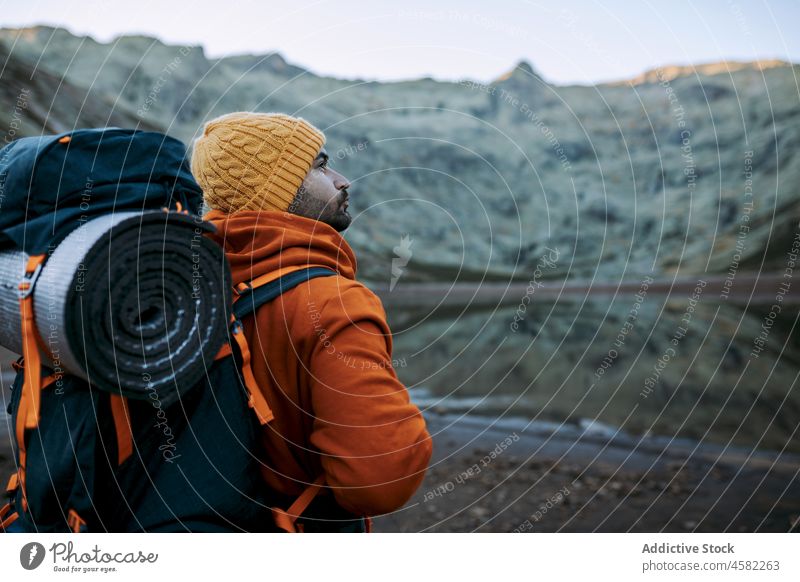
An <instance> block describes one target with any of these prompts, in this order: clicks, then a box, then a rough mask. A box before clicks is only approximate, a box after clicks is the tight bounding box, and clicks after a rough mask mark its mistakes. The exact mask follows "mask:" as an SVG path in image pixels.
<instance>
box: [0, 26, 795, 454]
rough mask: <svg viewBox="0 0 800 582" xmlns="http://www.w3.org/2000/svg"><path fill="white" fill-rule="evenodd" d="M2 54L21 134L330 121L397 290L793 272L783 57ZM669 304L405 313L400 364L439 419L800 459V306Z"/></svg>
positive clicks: (371, 261)
mask: <svg viewBox="0 0 800 582" xmlns="http://www.w3.org/2000/svg"><path fill="white" fill-rule="evenodd" d="M0 60H2V61H3V62H4V68H3V69H2V71H0V90H1V91H2V92H3V96H4V98H5V102H6V104H7V106H6V108H5V109H4V110H3V112H2V115H3V116H4V117H2V118H0V132H2V133H3V137H4V138H5V137H9V138H11V137H14V135H28V134H32V133H38V132H40V131H42V130H44V131H61V130H63V129H67V128H70V127H73V126H86V125H104V124H106V123H110V124H113V125H126V126H135V125H136V124H137V123H141V124H148V125H153V126H158V127H161V128H163V130H164V131H167V132H168V133H170V134H172V135H174V136H176V137H178V138H181V139H183V140H185V141H186V142H187V143H190V142H191V140H192V139H193V137H194V135H195V134H196V132H197V131H198V129H199V128H200V127H201V126H202V124H203V122H204V121H205V120H207V119H209V118H211V117H214V116H217V115H219V114H222V113H226V112H230V111H235V110H257V111H283V112H289V113H293V114H297V115H301V116H304V117H306V118H308V119H309V120H311V121H312V122H313V123H315V124H316V125H318V126H319V127H320V128H322V129H323V130H324V131H325V133H326V135H327V137H328V144H327V149H328V152H329V154H330V156H331V159H332V162H333V164H334V165H335V166H336V167H337V169H339V170H340V171H342V172H343V173H344V174H345V175H347V176H348V177H350V178H351V179H352V180H353V182H354V186H353V188H352V191H351V194H352V202H351V207H350V209H351V210H350V211H351V214H353V215H354V217H355V222H354V225H353V227H352V228H350V229H349V230H348V231H347V232H346V238H347V239H348V240H349V241H350V243H351V244H352V245H353V247H354V248H355V250H356V253H357V255H358V258H359V274H360V277H361V278H362V279H364V280H367V281H368V282H370V284H372V283H374V284H376V285H382V286H384V287H396V286H397V285H405V284H408V283H412V282H415V281H438V282H442V283H446V284H449V283H454V282H462V283H467V282H480V281H489V280H491V281H495V282H505V281H510V280H511V279H515V280H517V281H522V282H527V281H529V280H530V279H532V278H533V279H536V280H540V279H551V280H555V281H558V280H560V279H574V280H578V279H594V280H596V281H603V282H606V283H612V282H614V281H620V280H623V279H624V280H626V281H646V280H647V279H645V277H646V276H653V277H656V278H658V277H672V276H680V277H684V278H686V279H689V280H692V281H695V280H699V279H701V278H702V277H705V276H710V275H714V274H718V275H723V276H727V275H729V274H731V273H732V276H734V277H735V275H736V274H737V273H743V272H745V271H762V272H763V271H771V272H781V271H783V269H784V268H785V266H786V265H787V252H789V250H790V249H791V245H792V240H793V239H794V237H795V235H796V234H797V232H798V228H800V227H798V218H800V84H799V83H798V78H800V76H798V73H800V67H798V66H797V65H792V64H789V63H784V62H780V61H765V62H757V63H711V64H706V65H701V66H697V67H694V68H693V67H664V68H662V69H655V70H653V71H648V72H645V73H643V74H642V75H640V76H639V77H637V78H636V79H632V80H630V81H628V82H624V83H609V84H603V85H597V86H554V85H552V84H550V83H548V82H547V79H543V78H542V77H541V76H540V75H538V74H537V73H536V71H535V69H534V68H533V67H532V66H531V65H530V64H528V63H525V62H521V63H519V64H518V65H517V66H516V67H514V68H513V69H511V70H510V71H508V72H507V73H506V74H503V75H501V76H499V77H498V78H497V79H495V80H491V81H489V80H484V81H480V80H464V81H462V82H440V81H435V80H432V79H419V80H415V81H407V82H396V83H379V82H373V81H365V80H358V79H353V80H344V79H333V78H327V77H320V76H317V75H314V74H312V73H310V72H309V71H306V70H303V69H302V68H300V67H297V66H295V65H292V64H290V63H287V62H286V61H285V60H284V59H283V58H282V57H281V56H280V55H277V54H269V55H239V56H230V57H226V58H221V59H211V58H208V57H207V56H206V55H205V53H204V52H203V49H202V48H201V47H197V46H188V47H181V46H170V45H165V44H163V43H162V42H160V41H158V40H156V39H153V38H147V37H142V36H126V37H120V38H117V39H115V40H114V41H112V42H110V43H98V42H96V41H94V40H93V39H91V38H88V37H81V36H76V35H73V34H70V33H69V32H67V31H65V30H62V29H52V28H47V27H35V28H29V29H17V30H11V29H4V30H0ZM26 88H28V91H27V93H24V95H25V96H24V102H25V103H26V105H24V106H22V107H19V108H18V107H15V106H14V105H13V104H14V103H16V102H17V101H18V100H19V99H20V97H19V96H20V95H22V94H23V91H24V90H25V89H26ZM12 132H14V135H12ZM554 257H556V260H553V258H554ZM796 286H797V283H796V282H795V287H796ZM645 295H646V297H644V298H643V299H642V300H641V304H639V302H636V301H635V300H634V298H632V297H631V296H627V297H621V298H615V299H613V300H610V301H609V300H608V298H606V299H593V298H592V297H590V296H587V297H586V300H584V301H583V302H579V301H575V300H568V301H563V300H559V301H557V302H547V301H540V300H538V298H536V297H534V298H533V299H535V300H533V301H531V302H530V308H528V309H527V310H526V311H525V312H524V313H523V314H522V316H520V314H519V310H520V309H522V307H523V306H524V304H523V303H522V301H523V300H524V298H520V305H521V307H520V308H518V309H517V313H515V311H514V309H508V308H504V309H501V310H495V311H491V312H490V311H489V310H485V311H478V310H471V311H469V312H467V313H465V310H460V309H456V310H454V311H451V312H447V313H445V312H444V310H440V309H437V310H432V311H431V313H427V312H426V313H421V314H414V317H411V318H409V317H407V315H408V314H398V313H390V316H391V318H392V320H393V321H392V328H393V331H394V338H395V343H394V346H395V358H396V360H397V365H396V366H395V367H396V368H397V371H398V374H399V375H400V377H401V379H403V381H404V382H405V383H406V384H407V385H408V386H409V387H412V388H423V389H424V390H423V389H417V390H412V393H413V394H414V395H415V397H417V398H419V399H420V400H419V401H420V402H421V403H424V404H425V405H426V406H428V405H430V406H431V407H433V408H439V407H445V408H447V407H450V408H452V409H454V410H458V411H459V412H460V411H464V410H468V411H479V412H489V413H492V414H496V415H501V414H511V415H523V416H525V417H526V418H531V417H537V418H545V419H551V420H555V421H559V422H561V421H564V420H568V421H570V422H577V423H578V424H579V425H581V426H586V427H590V428H592V427H593V428H592V430H595V429H596V430H605V429H604V428H603V423H608V424H611V425H615V426H622V427H623V428H624V429H625V430H629V431H631V432H635V433H645V434H648V433H655V434H668V435H672V434H677V435H682V436H690V437H693V438H696V439H700V440H703V439H708V440H716V441H718V442H722V443H727V442H731V441H732V442H736V443H740V444H745V445H755V446H759V447H766V448H772V449H781V448H783V447H784V446H786V447H788V448H789V449H790V450H795V451H800V444H798V440H797V439H796V438H795V433H796V430H797V411H798V410H800V399H798V396H797V390H796V386H795V383H796V381H797V378H798V376H797V374H798V370H800V346H798V341H800V340H799V339H798V338H800V335H799V334H797V333H796V329H795V322H796V321H797V316H798V314H797V308H796V307H792V308H789V307H788V306H787V307H785V308H784V309H783V310H782V312H781V313H780V315H779V316H778V317H775V316H774V314H773V313H772V311H770V307H769V306H768V305H757V306H748V307H747V308H743V307H742V306H741V305H733V304H732V303H730V302H726V301H724V300H722V299H721V298H720V297H719V295H718V294H714V293H710V292H706V293H704V294H702V297H701V298H700V299H699V300H695V299H693V298H692V297H691V296H689V295H683V294H672V295H670V296H669V297H665V296H663V294H661V295H660V296H659V295H658V294H656V293H647V292H646V291H645ZM528 299H531V298H530V297H529V298H528ZM773 319H775V321H774V325H773V323H771V322H772V321H773ZM517 320H518V325H517V326H516V327H511V325H510V324H511V323H512V322H515V323H517ZM766 325H769V326H771V327H770V328H769V331H768V333H767V334H766V338H765V339H764V346H765V348H764V350H763V351H762V352H761V353H760V354H759V355H758V356H753V355H752V352H753V350H754V347H755V346H758V345H759V344H757V343H756V342H758V341H761V340H760V339H759V338H760V336H761V335H763V334H764V332H763V330H764V329H765V326H766ZM620 338H621V339H620ZM586 419H594V421H596V422H591V421H590V422H588V424H587V422H586ZM598 427H599V428H598Z"/></svg>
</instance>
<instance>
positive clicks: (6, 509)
mask: <svg viewBox="0 0 800 582" xmlns="http://www.w3.org/2000/svg"><path fill="white" fill-rule="evenodd" d="M18 486H19V475H18V474H17V473H16V472H14V473H12V474H11V478H10V479H9V480H8V485H7V486H6V497H7V498H8V499H9V500H10V501H8V503H6V504H5V505H4V506H3V507H0V531H2V532H4V533H5V531H6V528H7V527H8V526H9V525H11V524H12V523H14V522H15V521H17V519H18V518H19V513H18V512H17V511H12V510H13V507H14V496H15V494H16V492H17V487H18Z"/></svg>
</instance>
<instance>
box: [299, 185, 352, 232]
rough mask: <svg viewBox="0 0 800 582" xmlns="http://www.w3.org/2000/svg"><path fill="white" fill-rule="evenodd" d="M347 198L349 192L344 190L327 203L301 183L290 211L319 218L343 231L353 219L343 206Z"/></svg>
mask: <svg viewBox="0 0 800 582" xmlns="http://www.w3.org/2000/svg"><path fill="white" fill-rule="evenodd" d="M346 198H347V194H346V193H345V192H342V193H341V195H340V196H339V197H337V198H336V199H335V200H333V201H331V202H329V203H327V204H326V203H325V202H323V201H322V200H319V199H317V198H314V197H313V196H311V194H310V193H309V192H308V190H306V188H305V187H304V186H302V185H301V186H300V189H299V190H298V191H297V195H296V196H295V197H294V200H292V203H291V204H290V205H289V209H288V211H289V212H290V213H292V214H297V215H299V216H305V217H306V218H313V219H314V220H319V221H320V222H324V223H325V224H327V225H329V226H331V227H333V228H334V229H336V231H337V232H342V231H343V230H345V229H347V227H348V226H350V223H351V222H352V220H353V218H352V217H351V216H350V214H349V213H348V212H347V210H346V209H344V207H343V206H344V201H345V199H346Z"/></svg>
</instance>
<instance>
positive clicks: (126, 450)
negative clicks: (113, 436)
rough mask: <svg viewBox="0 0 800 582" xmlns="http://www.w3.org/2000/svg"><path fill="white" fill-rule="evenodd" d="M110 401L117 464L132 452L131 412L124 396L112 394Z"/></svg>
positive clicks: (122, 461)
mask: <svg viewBox="0 0 800 582" xmlns="http://www.w3.org/2000/svg"><path fill="white" fill-rule="evenodd" d="M110 403H111V416H113V417H114V429H115V431H116V433H117V465H121V464H122V463H124V462H125V461H126V460H127V459H128V457H130V456H131V455H132V454H133V432H132V431H133V429H132V428H131V412H130V409H129V408H128V399H127V397H125V396H121V395H119V394H112V395H111V399H110Z"/></svg>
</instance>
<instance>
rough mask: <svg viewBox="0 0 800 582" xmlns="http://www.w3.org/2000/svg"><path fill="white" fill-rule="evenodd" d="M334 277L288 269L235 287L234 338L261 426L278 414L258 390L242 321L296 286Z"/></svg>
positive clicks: (325, 271) (250, 401) (327, 271)
mask: <svg viewBox="0 0 800 582" xmlns="http://www.w3.org/2000/svg"><path fill="white" fill-rule="evenodd" d="M335 274H336V271H333V270H331V269H328V268H325V267H307V266H300V267H297V266H295V267H286V268H285V269H278V270H277V271H273V272H271V273H267V274H266V275H262V276H261V277H258V278H256V279H254V280H253V281H251V282H250V283H240V284H239V285H238V286H237V287H236V288H235V293H236V295H237V297H236V298H235V299H234V303H233V313H232V314H231V336H232V337H233V339H234V341H235V342H236V345H237V347H238V348H239V355H240V356H241V359H242V366H241V370H242V376H243V379H244V384H245V386H246V387H247V392H248V404H249V406H250V408H252V409H253V410H254V411H255V413H256V416H258V421H259V422H260V423H261V424H267V423H268V422H270V421H271V420H272V419H274V418H275V415H274V414H273V412H272V409H271V408H270V406H269V404H268V403H267V399H266V398H265V397H264V394H263V393H262V392H261V389H260V388H259V387H258V382H256V377H255V375H254V374H253V368H252V366H251V365H250V363H251V359H252V356H251V353H250V347H249V346H248V345H247V338H246V337H245V334H244V326H243V325H242V319H243V318H244V317H246V316H248V315H250V314H251V313H253V312H255V310H256V309H258V308H259V307H261V306H262V305H264V304H265V303H268V302H270V301H272V300H273V299H275V298H276V297H277V296H279V295H281V294H282V293H285V292H286V291H288V290H289V289H292V288H294V287H297V286H298V285H299V284H300V283H302V282H304V281H308V280H309V279H313V278H314V277H323V276H328V275H335ZM226 352H227V350H225V347H224V346H223V348H222V350H220V353H219V354H218V355H217V357H218V358H219V357H224V356H221V354H226ZM226 355H227V354H226Z"/></svg>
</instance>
